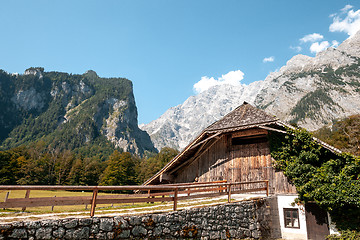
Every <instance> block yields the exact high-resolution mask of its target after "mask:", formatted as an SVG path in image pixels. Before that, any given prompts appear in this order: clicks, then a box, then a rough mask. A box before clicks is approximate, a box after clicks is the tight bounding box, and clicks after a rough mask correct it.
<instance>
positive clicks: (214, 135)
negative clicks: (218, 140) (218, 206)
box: [190, 132, 221, 149]
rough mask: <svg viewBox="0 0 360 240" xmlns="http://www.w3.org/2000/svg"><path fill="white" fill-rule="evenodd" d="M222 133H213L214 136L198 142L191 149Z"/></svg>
mask: <svg viewBox="0 0 360 240" xmlns="http://www.w3.org/2000/svg"><path fill="white" fill-rule="evenodd" d="M220 134H221V132H218V133H216V134H214V135H212V136H210V137H208V138H206V139H204V140H202V141H200V142H198V143H197V144H195V145H193V146H191V148H190V149H193V148H196V147H197V146H200V145H201V144H203V143H204V142H207V141H209V140H210V139H212V138H214V137H217V136H219V135H220Z"/></svg>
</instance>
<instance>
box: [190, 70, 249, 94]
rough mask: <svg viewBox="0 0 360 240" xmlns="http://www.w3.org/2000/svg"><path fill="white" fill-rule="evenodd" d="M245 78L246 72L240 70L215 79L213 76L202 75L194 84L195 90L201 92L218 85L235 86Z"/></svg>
mask: <svg viewBox="0 0 360 240" xmlns="http://www.w3.org/2000/svg"><path fill="white" fill-rule="evenodd" d="M242 79H244V73H243V72H242V71H240V70H236V71H230V72H228V73H227V74H225V75H222V76H221V77H220V78H218V79H215V78H213V77H210V78H209V77H207V76H204V77H201V80H200V81H198V82H197V83H195V84H194V86H193V87H194V90H195V92H196V93H201V92H203V91H205V90H208V89H209V88H211V87H213V86H217V85H224V84H229V85H233V86H239V85H240V81H241V80H242Z"/></svg>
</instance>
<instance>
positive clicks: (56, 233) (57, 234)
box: [52, 227, 65, 239]
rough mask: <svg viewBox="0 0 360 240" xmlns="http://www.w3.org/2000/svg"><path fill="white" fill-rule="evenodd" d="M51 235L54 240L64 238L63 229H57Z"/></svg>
mask: <svg viewBox="0 0 360 240" xmlns="http://www.w3.org/2000/svg"><path fill="white" fill-rule="evenodd" d="M52 234H53V236H54V237H55V238H59V239H61V238H63V237H64V234H65V229H64V228H62V227H59V228H58V229H56V230H54V231H53V233H52Z"/></svg>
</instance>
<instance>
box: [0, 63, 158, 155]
mask: <svg viewBox="0 0 360 240" xmlns="http://www.w3.org/2000/svg"><path fill="white" fill-rule="evenodd" d="M0 107H1V110H2V115H1V117H0V126H1V127H0V141H1V148H2V149H9V148H13V147H16V146H19V145H21V144H29V143H31V142H35V141H39V140H42V141H44V142H45V143H46V144H47V145H48V146H49V148H51V149H59V150H64V149H70V150H74V149H79V148H81V147H83V146H87V145H91V144H94V143H95V142H96V143H97V144H107V145H112V146H113V148H121V149H123V150H124V151H129V152H132V153H136V154H143V153H144V152H145V151H155V149H154V147H153V145H152V143H151V140H150V138H149V136H148V135H147V134H146V132H144V131H141V130H140V129H139V128H138V126H137V109H136V105H135V100H134V96H133V90H132V83H131V81H129V80H127V79H124V78H100V77H98V76H97V74H96V73H95V72H94V71H88V72H86V73H85V74H83V75H72V74H67V73H60V72H44V69H43V68H30V69H27V70H26V71H25V73H24V74H23V75H19V74H8V73H6V72H5V71H1V72H0Z"/></svg>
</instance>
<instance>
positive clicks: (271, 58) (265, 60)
mask: <svg viewBox="0 0 360 240" xmlns="http://www.w3.org/2000/svg"><path fill="white" fill-rule="evenodd" d="M273 61H275V57H274V56H271V57H267V58H264V59H263V62H264V63H267V62H273Z"/></svg>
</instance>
